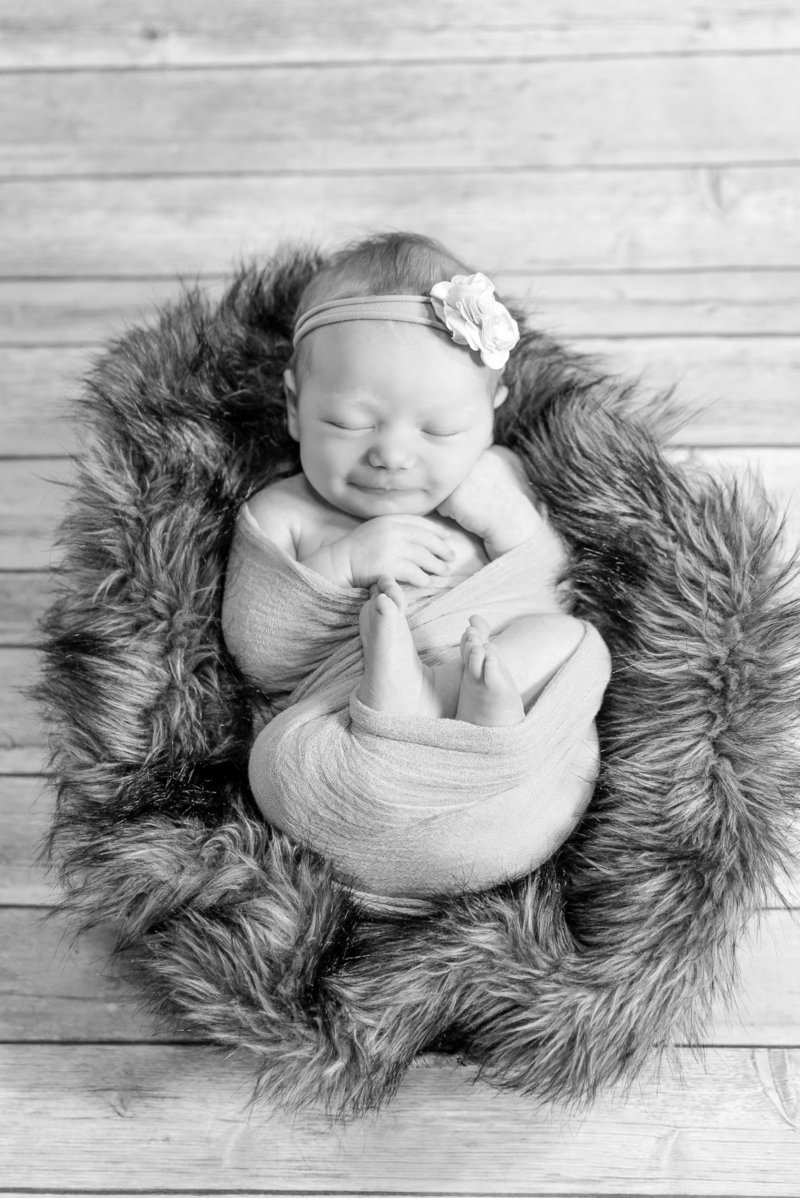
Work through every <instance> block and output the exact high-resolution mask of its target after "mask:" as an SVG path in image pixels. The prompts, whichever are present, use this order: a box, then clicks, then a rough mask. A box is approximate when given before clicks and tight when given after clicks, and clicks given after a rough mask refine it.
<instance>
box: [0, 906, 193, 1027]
mask: <svg viewBox="0 0 800 1198" xmlns="http://www.w3.org/2000/svg"><path fill="white" fill-rule="evenodd" d="M114 939H115V937H114V931H113V928H111V927H110V926H104V927H102V928H95V929H93V930H92V932H91V933H90V934H87V935H86V936H84V937H81V938H80V939H79V940H78V941H77V942H74V943H73V940H72V937H71V936H69V935H68V934H67V932H66V928H65V925H64V923H63V922H62V921H61V919H60V918H59V917H58V916H56V915H54V914H53V913H51V912H49V911H48V910H47V909H46V908H45V909H36V908H34V909H30V908H19V907H11V908H8V907H7V908H2V907H0V959H1V960H2V962H3V971H2V975H0V996H1V997H2V1006H1V1007H0V1039H1V1040H32V1041H42V1040H55V1041H61V1040H86V1041H91V1042H93V1043H97V1042H98V1041H109V1042H120V1043H125V1042H129V1041H141V1040H147V1041H150V1042H156V1041H158V1040H159V1039H164V1037H159V1036H158V1035H157V1033H156V1031H155V1029H154V1027H153V1025H152V1021H151V1020H150V1019H149V1018H148V1017H147V1016H146V1015H145V1014H144V1013H143V1012H141V1011H139V1010H138V1009H137V1006H136V994H135V991H134V990H133V988H132V986H131V985H130V984H129V983H128V982H126V981H123V979H122V978H121V977H120V976H119V974H118V971H117V969H116V967H115V966H111V965H110V964H109V958H110V954H111V950H112V948H113V945H114ZM169 1039H170V1040H172V1041H174V1040H182V1039H184V1037H181V1036H177V1037H176V1036H173V1035H171V1036H169ZM185 1039H187V1040H194V1041H197V1040H198V1039H199V1037H197V1036H194V1037H185Z"/></svg>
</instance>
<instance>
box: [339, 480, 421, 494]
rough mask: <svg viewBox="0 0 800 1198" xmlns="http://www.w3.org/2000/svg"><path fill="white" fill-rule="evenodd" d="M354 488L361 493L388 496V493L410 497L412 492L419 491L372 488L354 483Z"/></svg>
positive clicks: (364, 484) (408, 488) (410, 488)
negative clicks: (366, 492)
mask: <svg viewBox="0 0 800 1198" xmlns="http://www.w3.org/2000/svg"><path fill="white" fill-rule="evenodd" d="M353 486H354V487H356V489H357V490H359V491H369V492H371V493H373V494H376V495H386V494H387V493H391V494H396V495H408V494H410V492H411V491H418V490H419V487H393V486H388V487H387V486H370V485H368V484H366V483H353Z"/></svg>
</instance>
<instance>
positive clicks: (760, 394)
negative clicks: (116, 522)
mask: <svg viewBox="0 0 800 1198" xmlns="http://www.w3.org/2000/svg"><path fill="white" fill-rule="evenodd" d="M543 323H544V324H545V325H546V324H548V323H550V322H548V321H547V320H544V321H543ZM569 344H570V345H572V346H573V347H574V348H576V349H579V350H581V351H583V352H585V353H589V354H593V355H596V356H597V361H598V366H599V368H600V369H602V370H605V371H613V372H615V373H617V374H619V375H621V376H623V377H628V378H635V377H637V376H640V375H641V378H642V386H643V390H645V391H648V392H650V391H657V390H659V389H660V388H666V387H670V386H673V385H674V386H675V387H676V389H677V395H678V396H679V397H680V398H681V399H682V400H683V402H684V403H686V404H687V405H690V406H692V407H694V406H695V405H699V411H698V412H697V414H696V416H695V418H694V419H693V420H692V422H691V423H690V424H688V425H687V426H686V427H685V428H683V429H681V431H680V433H679V434H678V435H677V436H676V437H675V444H679V445H685V444H693V445H707V444H713V445H752V446H757V445H798V444H800V336H798V337H750V338H734V337H666V336H659V337H630V338H628V337H626V338H614V339H610V338H602V337H593V338H586V337H582V338H572V339H571V340H570V341H569ZM99 354H100V350H99V349H97V348H96V347H88V346H87V347H83V348H78V347H76V346H56V347H53V346H47V347H43V348H37V347H35V346H29V347H24V348H16V347H11V348H9V347H2V346H0V373H1V374H2V375H3V376H4V377H5V379H6V380H7V389H6V395H5V401H4V403H3V405H2V407H0V444H2V445H3V446H4V451H5V454H6V456H8V457H13V456H17V455H20V456H29V455H30V456H34V457H41V456H42V455H44V454H55V455H58V454H64V453H69V452H74V451H75V450H76V449H77V448H78V444H79V442H80V441H82V440H83V437H84V435H85V434H83V432H82V431H81V432H79V430H78V429H77V428H76V427H75V425H74V421H71V419H70V413H71V406H72V404H73V401H74V398H75V396H76V395H78V394H79V392H80V390H81V378H82V376H83V375H84V374H86V373H87V371H88V370H89V367H90V365H91V364H92V362H93V361H94V359H95V358H96V357H98V356H99ZM1 468H2V467H0V469H1Z"/></svg>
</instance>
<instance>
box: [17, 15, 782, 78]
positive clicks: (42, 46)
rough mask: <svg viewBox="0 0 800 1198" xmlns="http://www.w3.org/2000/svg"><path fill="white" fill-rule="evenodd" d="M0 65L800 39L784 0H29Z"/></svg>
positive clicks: (545, 52) (539, 53) (772, 45)
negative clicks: (452, 15)
mask: <svg viewBox="0 0 800 1198" xmlns="http://www.w3.org/2000/svg"><path fill="white" fill-rule="evenodd" d="M0 31H2V33H3V37H2V38H0V67H5V68H12V69H13V68H22V67H56V68H58V67H65V66H70V67H73V68H74V67H76V66H161V65H163V64H175V65H177V64H180V65H193V66H196V65H200V64H208V63H227V64H230V65H234V64H235V65H242V64H245V63H286V62H314V63H318V62H322V63H328V62H337V61H341V62H354V61H355V62H363V61H366V62H374V61H379V60H395V59H425V60H438V59H446V58H467V59H482V58H489V57H491V58H497V57H500V58H503V57H510V58H517V57H518V56H524V55H530V56H533V57H537V58H538V57H544V58H547V57H563V56H570V55H580V56H585V55H598V54H611V55H614V56H617V55H627V54H643V53H644V54H646V53H658V54H668V53H669V54H674V53H681V52H692V53H697V52H703V51H712V52H718V51H722V50H743V51H753V50H778V51H782V50H784V49H791V48H796V47H798V46H800V17H798V13H797V11H796V9H795V8H794V7H793V6H791V5H785V4H778V3H770V2H769V0H761V2H760V3H758V4H751V5H748V6H746V7H743V6H739V5H731V4H730V3H726V0H698V2H695V3H692V4H685V5H680V4H678V5H676V4H670V3H669V0H651V2H650V3H649V4H648V5H647V6H646V7H645V6H643V5H642V4H641V3H639V0H615V3H614V4H613V6H609V5H608V4H607V3H604V0H576V2H574V3H571V4H570V5H569V9H568V10H565V7H564V4H563V2H562V0H540V2H539V3H537V4H536V5H530V4H520V3H519V2H518V0H495V2H494V3H493V4H491V5H487V4H484V3H481V2H480V0H461V3H460V4H459V7H458V19H457V20H443V19H442V15H441V13H440V12H439V11H438V10H437V9H436V8H434V7H432V6H431V5H430V4H428V3H426V2H425V0H384V3H382V4H374V5H364V4H363V0H337V3H336V5H334V6H332V5H330V4H329V3H325V0H293V2H292V3H291V4H276V5H269V6H265V5H264V4H262V3H259V2H258V0H235V2H234V3H232V4H229V5H227V6H226V8H225V9H224V11H223V10H222V9H220V8H219V6H215V5H214V4H213V3H211V0H140V2H139V3H138V4H137V5H136V8H135V9H131V8H130V6H129V5H128V6H126V5H124V4H123V3H122V0H70V3H69V5H68V6H67V7H63V8H62V7H59V6H58V5H54V4H52V3H51V0H27V3H26V4H25V6H24V8H21V9H17V10H15V11H14V16H13V19H12V18H11V17H8V18H6V19H5V21H3V22H2V23H0Z"/></svg>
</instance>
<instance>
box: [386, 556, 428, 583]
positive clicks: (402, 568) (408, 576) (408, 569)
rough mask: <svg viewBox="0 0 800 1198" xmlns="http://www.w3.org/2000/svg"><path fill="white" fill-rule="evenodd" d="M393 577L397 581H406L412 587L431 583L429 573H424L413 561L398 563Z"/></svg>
mask: <svg viewBox="0 0 800 1198" xmlns="http://www.w3.org/2000/svg"><path fill="white" fill-rule="evenodd" d="M395 578H396V579H397V581H398V582H408V583H410V584H411V586H413V587H429V586H430V585H431V576H430V574H426V573H425V571H424V570H423V569H422V567H421V566H415V565H414V563H413V562H402V563H398V565H397V569H396V570H395Z"/></svg>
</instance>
